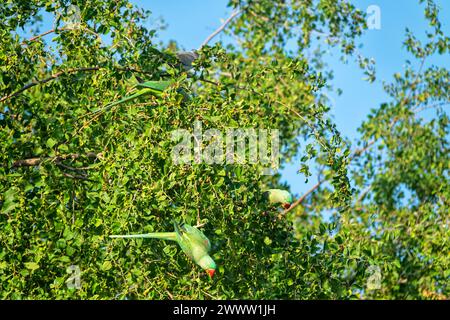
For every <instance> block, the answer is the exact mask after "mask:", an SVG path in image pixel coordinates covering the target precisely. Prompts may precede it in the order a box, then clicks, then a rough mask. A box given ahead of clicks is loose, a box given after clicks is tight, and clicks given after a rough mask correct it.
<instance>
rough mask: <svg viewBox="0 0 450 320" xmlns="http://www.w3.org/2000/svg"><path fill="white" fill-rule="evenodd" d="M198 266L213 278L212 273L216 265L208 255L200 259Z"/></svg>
mask: <svg viewBox="0 0 450 320" xmlns="http://www.w3.org/2000/svg"><path fill="white" fill-rule="evenodd" d="M198 264H199V266H200V267H201V268H202V269H203V270H205V271H206V273H207V274H208V275H209V277H210V278H212V277H213V276H214V273H215V272H216V263H215V262H214V260H213V259H212V258H211V257H210V256H209V255H205V256H204V257H202V258H201V259H200V261H199V263H198Z"/></svg>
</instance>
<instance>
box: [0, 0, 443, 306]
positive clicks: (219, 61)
mask: <svg viewBox="0 0 450 320" xmlns="http://www.w3.org/2000/svg"><path fill="white" fill-rule="evenodd" d="M286 3H287V2H284V1H269V0H261V1H230V3H229V6H230V7H232V8H233V9H239V10H240V11H239V14H237V15H236V18H235V19H234V20H233V21H232V22H231V23H230V24H229V25H228V26H227V28H226V29H225V31H224V32H226V33H228V34H232V35H233V36H234V37H235V38H236V39H238V45H226V46H225V45H223V44H222V43H221V42H218V43H216V44H215V45H213V46H208V45H206V46H204V47H202V48H201V50H199V54H200V58H199V59H198V60H196V61H195V63H194V68H193V70H191V71H189V72H186V71H185V70H184V69H183V68H181V67H180V66H179V64H178V63H177V61H176V58H175V56H174V52H175V51H176V44H173V43H171V44H170V45H169V46H168V47H167V48H161V47H158V46H157V44H156V43H154V41H155V40H154V39H155V38H154V37H155V34H156V32H157V31H158V30H149V29H148V28H145V27H144V22H145V19H146V18H147V17H148V15H149V14H150V13H149V12H144V11H142V10H140V9H139V8H136V7H134V6H133V5H132V4H130V3H129V2H128V1H126V0H118V1H108V0H91V1H64V0H53V1H42V0H33V1H17V0H16V1H14V0H7V1H6V2H3V3H2V4H0V68H1V72H0V141H1V143H0V165H1V166H0V208H1V213H0V297H1V298H3V299H27V298H37V299H54V298H59V299H61V298H63V299H67V298H87V299H95V298H99V299H124V298H128V299H167V298H176V299H210V298H215V299H224V298H246V299H248V298H253V299H278V298H288V299H312V298H332V299H336V298H340V299H345V298H361V297H382V298H441V297H445V296H448V293H449V289H450V288H449V283H448V278H449V276H450V274H449V272H450V271H449V270H450V268H449V256H448V252H449V230H448V227H449V223H448V222H449V221H448V218H449V215H448V212H449V208H450V203H449V201H450V200H449V199H450V190H449V179H450V176H449V169H450V167H449V166H450V161H449V160H450V159H449V140H448V138H449V136H448V131H449V119H448V117H447V115H446V113H445V112H443V110H442V107H444V106H445V105H446V104H448V103H449V94H448V80H449V79H448V78H449V74H448V70H447V69H445V68H438V67H436V66H429V67H428V66H426V67H425V63H421V67H420V69H419V70H416V71H415V70H414V69H413V67H412V65H409V67H408V69H406V70H405V72H404V74H403V75H401V74H397V75H396V82H395V83H393V84H391V85H386V91H387V92H388V93H389V94H390V96H391V97H392V101H390V102H387V103H386V104H383V105H382V106H380V108H377V109H375V110H374V111H373V114H371V115H370V116H369V118H368V119H367V121H366V122H364V123H363V125H362V126H361V145H360V146H358V148H359V149H354V148H353V147H352V146H351V145H350V144H349V143H348V142H347V141H346V140H345V139H343V138H342V137H341V136H340V134H339V132H337V130H336V128H335V126H334V124H333V123H332V121H331V120H330V118H329V116H328V111H329V107H327V103H326V98H324V96H323V94H322V93H323V92H322V91H323V89H324V86H326V81H327V79H328V78H329V77H330V76H331V75H330V73H329V71H330V70H326V69H324V68H325V66H324V65H323V64H321V61H320V54H321V52H320V48H316V47H315V45H316V41H314V37H315V36H319V37H320V36H322V35H323V34H327V37H328V38H329V39H330V41H328V42H327V43H328V44H329V45H330V46H338V47H339V48H340V49H341V51H342V54H343V55H344V56H350V57H352V56H355V57H356V56H357V54H356V53H355V48H356V41H357V37H358V36H359V35H361V34H362V32H363V31H364V28H365V19H364V14H363V13H362V12H361V11H360V10H358V9H356V8H355V7H354V6H352V5H351V4H349V3H348V2H347V1H344V0H342V1H335V0H320V1H301V2H300V1H299V2H298V3H297V2H295V3H297V4H295V3H293V4H290V5H287V4H286ZM425 13H426V15H425V16H426V18H427V19H428V20H429V22H430V28H431V29H432V31H431V33H432V36H430V37H429V38H428V39H429V41H430V42H429V43H421V42H420V41H419V40H417V39H416V38H415V37H414V35H412V34H410V33H408V34H407V40H406V41H405V46H406V47H407V48H408V49H409V50H410V51H411V53H412V54H414V55H415V58H417V59H418V60H419V61H424V60H425V59H426V58H427V57H429V56H432V55H434V54H447V55H448V53H449V52H448V50H449V39H448V37H446V36H445V35H444V34H443V33H442V31H441V25H440V23H439V19H438V10H437V8H436V7H435V6H434V3H433V2H432V1H431V0H430V1H428V2H427V3H426V4H425ZM41 15H45V19H54V26H53V29H52V30H39V28H38V27H39V23H40V20H41V19H42V18H41ZM49 17H51V18H49ZM42 32H44V33H42ZM31 34H33V35H31ZM292 40H294V41H295V42H296V43H297V45H296V50H288V45H287V44H288V43H290V42H291V41H292ZM310 52H315V53H316V54H315V55H314V57H313V58H311V55H310V54H308V53H310ZM357 59H358V60H359V62H360V63H361V66H362V67H363V68H365V72H366V73H368V74H369V75H370V78H371V79H373V78H372V77H374V75H373V74H372V69H371V66H370V65H369V63H368V62H367V60H364V59H363V58H361V57H357ZM361 59H362V60H361ZM140 78H142V79H145V80H165V79H172V80H173V81H174V84H173V85H172V86H171V87H170V88H169V90H167V91H166V92H164V94H163V95H162V96H160V97H157V96H152V95H148V96H145V97H142V98H139V99H138V100H134V101H129V102H126V103H124V104H120V105H117V106H114V107H112V108H105V107H104V106H105V105H107V104H108V103H109V102H111V101H115V100H118V99H120V98H121V97H123V96H126V95H127V93H128V92H129V90H130V89H131V87H132V86H133V84H135V83H137V81H138V79H140ZM426 107H432V108H434V109H435V110H437V113H436V115H435V116H433V117H432V119H431V120H425V119H422V118H421V117H420V114H419V111H420V110H422V109H423V108H426ZM196 121H200V122H201V125H202V130H203V131H206V130H207V129H217V130H219V132H222V133H225V132H226V130H227V129H228V128H255V129H268V130H274V129H277V130H279V134H280V147H281V165H283V164H285V163H286V162H287V161H290V160H291V159H299V160H298V161H299V178H301V177H302V176H303V177H306V178H309V179H313V178H314V179H315V177H312V172H315V170H316V168H319V169H320V176H319V180H318V184H317V185H316V187H314V188H313V189H312V190H311V192H309V193H308V194H305V195H304V196H303V197H301V198H300V200H299V201H298V202H297V203H296V206H295V207H293V208H292V209H290V210H287V211H286V212H284V213H283V212H281V211H280V209H279V208H277V207H270V206H269V207H268V204H267V203H265V201H264V200H263V198H262V190H264V189H265V188H267V187H283V186H280V185H279V179H280V176H279V175H278V174H275V175H266V174H264V172H265V171H264V170H263V167H265V166H264V165H263V164H262V163H256V164H249V163H244V164H239V163H222V164H208V163H205V162H200V163H196V162H195V161H192V163H190V164H182V165H180V164H175V163H174V162H173V159H172V153H171V152H172V150H173V147H174V146H175V145H176V143H177V141H174V139H173V138H172V132H173V131H174V130H177V129H186V130H188V131H189V132H193V130H194V123H196ZM193 140H194V139H193ZM209 143H213V142H212V141H208V140H207V139H205V141H204V142H203V144H204V145H205V146H207V145H208V144H209ZM193 144H194V141H193ZM284 187H286V186H284ZM324 212H332V218H331V220H330V219H324V214H323V213H324ZM173 220H176V221H186V222H188V223H191V224H193V225H195V224H196V223H197V222H203V223H206V224H205V226H204V227H203V228H202V230H203V231H204V233H205V234H206V235H207V236H208V237H209V238H210V239H211V241H212V244H213V252H212V256H213V258H214V260H215V261H216V263H217V264H218V266H219V268H218V272H217V274H216V276H215V278H214V279H212V280H211V279H209V278H208V277H207V276H206V275H205V273H204V272H202V270H201V269H199V268H198V267H197V266H195V265H194V264H193V263H192V262H191V261H189V260H188V259H187V258H186V256H185V255H183V254H182V253H181V251H180V249H179V248H178V247H177V246H176V245H174V244H173V243H169V242H164V241H155V240H145V239H144V240H142V239H140V240H131V241H123V240H120V241H117V240H112V239H110V238H108V236H109V235H111V234H125V233H133V232H139V233H143V232H153V231H171V230H172V221H173ZM70 266H77V267H78V268H79V269H80V270H81V288H68V287H67V285H66V280H67V279H68V278H69V276H70V274H69V273H68V272H67V268H68V267H70ZM374 267H375V270H379V271H380V274H381V286H380V288H377V289H371V288H367V286H366V285H367V281H368V277H370V276H371V275H370V274H368V270H373V268H374ZM369 273H370V272H369Z"/></svg>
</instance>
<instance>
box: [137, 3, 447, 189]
mask: <svg viewBox="0 0 450 320" xmlns="http://www.w3.org/2000/svg"><path fill="white" fill-rule="evenodd" d="M227 2H228V1H227V0H214V1H207V0H190V1H179V0H154V1H152V2H151V3H150V2H149V1H144V0H135V1H134V3H136V4H137V5H139V6H142V7H144V8H147V9H149V10H151V11H152V16H153V19H152V20H153V21H156V18H158V17H162V18H163V19H164V21H165V23H166V24H167V26H168V27H167V29H166V30H164V31H161V32H160V33H159V36H160V38H161V40H162V41H164V42H166V41H168V40H170V39H173V40H176V41H177V43H179V45H180V46H181V47H182V48H184V49H187V50H189V49H193V48H198V47H199V45H200V44H201V43H202V41H203V40H204V39H205V38H206V37H207V36H208V35H209V34H211V33H212V32H213V31H214V30H215V29H216V28H217V27H218V26H220V24H221V19H225V18H227V17H228V16H229V14H230V10H229V9H228V8H227V7H226V5H227ZM352 2H353V3H354V4H355V5H356V6H357V7H359V8H361V9H362V10H364V11H365V10H366V9H367V8H368V7H369V6H370V5H377V6H378V7H380V9H381V29H380V30H368V31H367V32H366V34H365V35H364V36H363V37H362V38H361V42H362V43H363V45H364V46H363V48H362V49H360V52H361V53H362V54H363V55H365V56H367V57H372V58H374V59H375V61H376V68H377V80H376V82H375V83H372V84H369V83H367V82H366V81H364V80H363V78H364V75H363V73H362V72H361V70H360V69H359V68H358V66H357V65H356V64H355V63H352V62H349V63H348V64H343V63H342V62H341V61H340V60H339V56H338V55H332V54H331V53H330V55H327V56H326V61H327V62H328V64H329V67H330V68H331V69H332V70H333V71H334V76H335V78H334V80H333V86H334V87H336V88H341V89H342V90H343V94H342V95H341V96H338V95H336V94H331V95H330V96H331V98H332V111H331V113H332V115H333V117H334V121H335V122H336V124H337V126H338V129H339V130H340V131H341V132H342V133H343V135H345V136H346V137H349V138H350V139H351V140H352V141H356V140H357V138H358V133H357V128H358V127H359V126H360V125H361V123H362V121H363V120H364V119H365V118H366V116H367V115H368V113H369V112H370V109H372V108H377V107H378V106H379V105H380V103H382V102H385V101H387V100H388V97H387V96H386V94H385V93H384V92H383V86H382V83H383V81H386V82H390V81H391V79H392V75H393V74H394V73H396V72H402V70H403V68H404V65H405V60H407V59H412V57H411V56H410V55H409V54H408V53H407V52H406V50H405V49H404V48H403V45H402V42H403V40H404V35H405V28H406V27H408V28H409V29H410V30H412V31H413V32H415V33H416V34H417V36H420V38H422V36H424V35H425V33H424V31H425V30H426V27H427V23H426V21H425V20H424V18H423V8H424V7H423V6H422V5H419V3H418V1H416V0H395V1H392V0H372V1H368V0H354V1H352ZM437 3H438V4H439V5H440V7H441V22H442V23H443V25H444V30H446V31H447V33H450V1H448V0H440V1H437ZM151 23H152V22H151V21H150V24H151ZM429 63H434V64H438V65H443V64H446V65H449V64H450V58H449V57H448V56H446V57H440V58H437V59H434V60H431V61H429ZM296 171H297V164H296V163H292V164H290V165H288V166H287V167H286V168H285V169H284V170H283V171H282V173H283V179H284V180H285V181H287V182H288V183H289V185H290V186H291V189H292V191H293V192H294V193H297V194H301V193H303V192H305V191H306V190H308V189H309V188H310V186H312V185H314V184H315V177H312V178H311V179H310V181H309V183H307V184H305V183H304V178H303V177H302V176H300V175H298V174H297V173H296Z"/></svg>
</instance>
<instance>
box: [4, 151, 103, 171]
mask: <svg viewBox="0 0 450 320" xmlns="http://www.w3.org/2000/svg"><path fill="white" fill-rule="evenodd" d="M82 156H85V157H87V158H96V159H101V158H102V157H103V154H102V153H101V152H100V153H95V152H88V153H86V154H85V155H81V154H79V153H72V154H66V155H61V156H56V157H45V158H29V159H22V160H17V161H14V163H13V165H12V167H13V168H18V167H34V166H38V165H40V164H41V163H42V162H43V161H46V160H50V161H56V162H59V161H61V160H66V159H72V160H75V159H78V158H80V157H82Z"/></svg>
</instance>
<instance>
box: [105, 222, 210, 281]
mask: <svg viewBox="0 0 450 320" xmlns="http://www.w3.org/2000/svg"><path fill="white" fill-rule="evenodd" d="M174 229H175V232H153V233H145V234H130V235H112V236H110V237H111V238H154V239H163V240H172V241H176V242H178V244H179V245H180V247H181V250H183V252H184V253H185V254H186V255H187V256H188V257H189V258H190V259H191V260H193V261H194V262H195V263H196V264H198V265H199V266H200V267H201V268H202V269H203V270H205V271H206V272H207V273H208V274H209V276H210V277H211V278H212V277H213V275H214V272H215V271H216V263H215V262H214V260H213V259H212V258H211V257H210V256H209V254H208V252H209V250H210V249H211V243H210V241H209V239H208V238H207V237H206V236H205V235H204V234H203V232H201V231H200V230H198V229H197V228H195V227H192V226H190V225H188V224H185V223H181V224H177V223H174Z"/></svg>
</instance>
